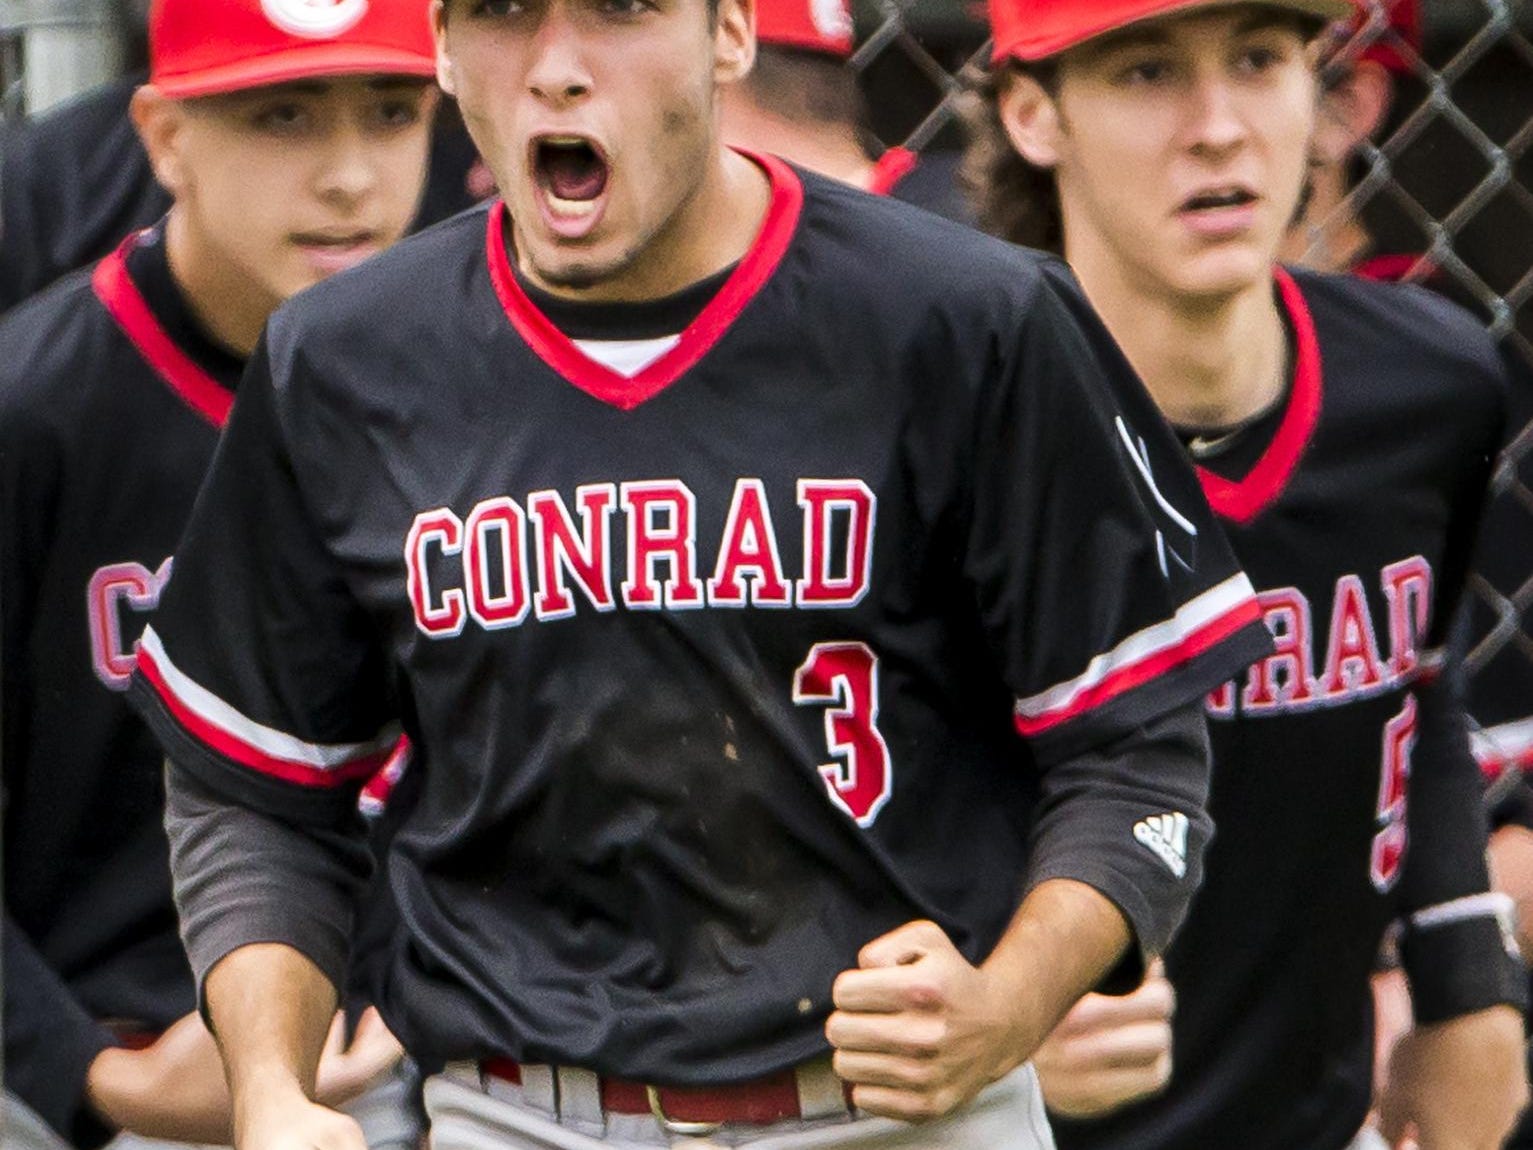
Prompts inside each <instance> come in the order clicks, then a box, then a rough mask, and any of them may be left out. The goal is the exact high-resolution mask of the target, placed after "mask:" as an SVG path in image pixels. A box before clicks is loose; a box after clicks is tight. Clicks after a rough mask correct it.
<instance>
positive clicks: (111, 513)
mask: <svg viewBox="0 0 1533 1150" xmlns="http://www.w3.org/2000/svg"><path fill="white" fill-rule="evenodd" d="M242 366H243V364H242V362H241V361H240V360H239V359H237V358H235V357H234V356H232V355H230V354H229V353H227V352H224V351H221V350H220V349H218V348H216V347H214V346H213V345H212V344H211V343H210V342H209V341H208V340H207V339H206V338H205V337H203V336H201V335H200V334H199V333H198V331H197V329H196V328H195V326H194V324H193V322H192V320H191V313H190V310H189V308H188V306H187V305H186V304H185V302H184V301H183V300H182V299H181V296H180V293H179V291H178V289H177V288H176V286H175V284H174V281H173V280H172V279H171V276H170V270H169V265H168V263H167V261H166V259H165V255H164V250H163V246H162V245H161V243H160V242H159V233H158V231H154V232H150V233H147V234H145V235H143V236H140V237H136V238H135V239H133V240H131V241H129V242H128V243H127V244H125V245H123V247H122V248H121V249H120V250H119V251H118V252H116V253H115V254H114V255H112V256H110V257H108V258H107V259H106V260H105V261H103V262H102V263H101V264H100V265H99V267H97V268H96V269H95V270H94V272H91V273H85V272H82V273H77V274H75V275H74V276H71V277H69V278H68V279H67V280H65V281H63V282H61V283H59V284H57V285H55V287H54V288H53V289H51V290H49V291H47V292H45V293H44V294H43V295H41V296H39V297H37V298H35V299H34V300H32V301H30V302H29V303H28V304H26V305H24V306H22V307H20V308H18V309H16V310H15V311H14V312H12V313H11V314H10V315H8V316H7V317H6V319H5V321H4V322H3V324H0V604H3V608H4V616H3V620H0V634H3V643H4V646H3V651H4V661H3V663H0V677H3V689H4V696H3V709H4V716H5V723H4V740H5V741H4V787H5V803H6V806H5V828H4V849H5V871H4V878H5V908H6V924H5V925H6V930H5V975H6V977H5V1011H6V1013H5V1071H6V1085H7V1088H8V1089H10V1090H12V1091H14V1092H15V1093H17V1094H18V1095H19V1096H20V1097H21V1098H22V1099H23V1100H24V1101H26V1102H27V1103H28V1104H29V1105H31V1106H32V1107H33V1109H35V1110H37V1111H38V1112H39V1113H40V1114H41V1115H42V1116H43V1117H44V1118H45V1119H46V1120H47V1121H48V1122H49V1123H50V1124H52V1125H53V1126H54V1127H55V1128H56V1129H57V1130H58V1131H59V1132H60V1133H61V1134H62V1135H64V1136H65V1137H66V1138H68V1139H71V1140H74V1141H75V1142H76V1143H77V1144H78V1143H84V1142H90V1141H92V1140H98V1139H100V1138H101V1137H104V1135H105V1133H106V1132H105V1130H104V1129H101V1128H98V1127H96V1126H95V1124H94V1122H93V1120H92V1119H91V1118H90V1115H89V1113H88V1111H87V1110H86V1108H85V1106H84V1103H83V1100H82V1097H81V1095H82V1087H83V1081H84V1074H85V1069H86V1067H87V1066H88V1064H89V1062H90V1060H91V1059H92V1058H93V1057H94V1056H95V1054H96V1053H97V1052H98V1051H99V1050H100V1049H101V1048H102V1047H103V1046H105V1045H107V1044H108V1043H110V1042H111V1041H113V1036H112V1035H111V1034H110V1033H109V1032H108V1031H107V1030H106V1029H105V1028H103V1027H102V1026H101V1025H100V1023H102V1022H108V1023H110V1024H112V1026H113V1028H114V1029H117V1030H119V1031H121V1030H130V1031H140V1032H153V1031H157V1030H159V1029H161V1028H163V1027H164V1026H165V1025H167V1024H168V1023H170V1022H171V1021H172V1020H174V1019H176V1018H178V1017H180V1016H182V1015H184V1014H186V1013H187V1012H188V1011H190V1010H191V1009H192V1008H193V1006H194V1004H195V998H194V987H193V982H192V975H191V970H190V967H189V966H188V965H187V961H186V956H185V953H184V952H183V950H182V948H181V944H180V941H179V939H178V938H177V934H176V915H175V908H174V906H173V904H172V900H171V889H170V868H169V861H168V858H167V848H166V840H165V832H164V829H163V826H162V814H163V803H164V794H163V786H162V783H161V775H162V771H161V764H162V762H163V754H162V752H161V751H160V749H159V747H158V746H157V745H156V743H155V740H154V737H153V736H152V735H151V734H150V732H149V730H148V729H147V728H146V727H145V725H144V723H143V722H142V720H141V719H139V717H138V716H137V715H136V714H134V712H133V710H132V708H131V707H130V706H129V705H128V702H127V696H126V693H125V692H126V690H127V686H128V680H129V677H130V674H131V671H132V669H133V644H134V640H135V639H136V638H137V636H138V634H139V632H140V631H141V630H142V628H143V625H144V622H145V620H146V619H147V617H148V612H149V611H150V610H151V609H152V608H153V607H154V605H155V603H156V601H157V599H158V598H159V595H160V592H161V589H162V588H163V587H164V585H165V581H166V579H167V578H168V576H169V574H170V556H171V553H172V551H173V549H174V547H175V544H176V541H177V539H178V538H179V536H180V534H181V530H182V528H183V527H184V526H185V523H186V518H187V516H188V514H189V513H190V511H191V507H192V500H193V497H194V496H195V495H196V492H197V488H198V485H199V483H200V482H201V479H202V476H203V474H204V472H205V470H206V468H207V464H208V461H209V459H210V458H211V457H212V454H213V449H214V446H215V444H216V443H217V440H218V434H219V426H220V424H221V423H222V421H223V420H224V418H225V417H226V416H227V413H228V410H229V407H230V404H231V403H232V401H233V391H232V388H233V387H234V385H235V383H236V381H237V380H238V378H239V373H240V371H241V369H242Z"/></svg>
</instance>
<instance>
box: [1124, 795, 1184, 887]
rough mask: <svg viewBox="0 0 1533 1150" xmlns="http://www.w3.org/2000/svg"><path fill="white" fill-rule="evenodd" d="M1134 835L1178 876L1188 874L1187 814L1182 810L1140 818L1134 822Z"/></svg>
mask: <svg viewBox="0 0 1533 1150" xmlns="http://www.w3.org/2000/svg"><path fill="white" fill-rule="evenodd" d="M1134 837H1135V838H1136V839H1138V840H1139V842H1140V843H1141V844H1143V845H1144V846H1147V847H1149V848H1150V849H1151V850H1152V851H1154V852H1155V853H1156V854H1157V855H1159V856H1160V861H1161V862H1163V863H1165V864H1166V869H1168V870H1169V871H1170V872H1171V873H1172V874H1174V875H1175V876H1176V877H1177V878H1182V877H1183V876H1185V875H1186V874H1187V816H1186V815H1184V814H1182V812H1181V811H1173V812H1172V813H1171V814H1168V815H1151V816H1150V817H1149V818H1147V819H1140V820H1139V821H1138V822H1137V823H1135V824H1134Z"/></svg>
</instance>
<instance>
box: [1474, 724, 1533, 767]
mask: <svg viewBox="0 0 1533 1150" xmlns="http://www.w3.org/2000/svg"><path fill="white" fill-rule="evenodd" d="M1469 747H1470V749H1471V750H1472V751H1473V752H1474V757H1475V761H1476V762H1478V763H1479V764H1480V773H1481V774H1483V775H1484V776H1485V778H1486V780H1487V781H1490V780H1494V779H1498V778H1500V777H1501V776H1502V775H1503V774H1505V773H1506V772H1507V771H1509V770H1517V771H1526V770H1528V769H1529V768H1530V767H1533V719H1520V720H1518V721H1517V722H1515V723H1502V724H1500V725H1499V726H1495V727H1486V728H1484V729H1483V730H1478V731H1474V732H1473V733H1471V734H1470V736H1469Z"/></svg>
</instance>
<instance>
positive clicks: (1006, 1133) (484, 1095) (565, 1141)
mask: <svg viewBox="0 0 1533 1150" xmlns="http://www.w3.org/2000/svg"><path fill="white" fill-rule="evenodd" d="M563 1073H568V1072H563ZM836 1089H837V1090H839V1087H838V1086H837V1087H836ZM540 1093H541V1092H540V1091H538V1090H536V1089H535V1088H532V1084H531V1083H529V1089H528V1090H524V1089H523V1088H522V1087H520V1086H513V1085H511V1084H510V1083H505V1082H497V1081H494V1080H490V1079H486V1078H484V1077H483V1076H481V1075H480V1074H479V1071H478V1069H477V1067H475V1066H474V1065H473V1064H471V1063H462V1064H457V1063H455V1064H453V1065H451V1066H449V1067H448V1068H447V1069H446V1071H444V1072H443V1073H442V1074H439V1075H436V1076H435V1077H432V1078H429V1079H427V1081H426V1113H427V1116H428V1117H429V1119H430V1124H431V1147H432V1150H649V1148H651V1147H674V1148H675V1150H710V1148H716V1147H735V1146H744V1147H749V1150H1054V1136H1053V1135H1052V1134H1051V1133H1050V1132H1049V1124H1048V1119H1047V1118H1046V1117H1045V1115H1044V1110H1043V1097H1042V1095H1041V1094H1040V1093H1039V1090H1038V1077H1037V1075H1036V1074H1035V1073H1034V1072H1033V1068H1032V1066H1031V1065H1027V1066H1024V1067H1022V1068H1021V1069H1020V1070H1017V1071H1016V1072H1014V1073H1013V1074H1011V1075H1009V1076H1008V1077H1006V1078H1003V1079H1002V1080H1001V1081H999V1082H997V1083H995V1084H994V1085H993V1086H991V1087H989V1088H988V1089H987V1090H985V1091H984V1092H983V1093H981V1094H980V1095H979V1097H978V1098H976V1099H975V1100H974V1102H973V1103H971V1104H970V1105H969V1106H967V1107H965V1108H964V1109H963V1110H962V1111H960V1112H959V1113H957V1114H954V1115H951V1116H949V1117H947V1118H944V1119H942V1120H941V1121H937V1122H930V1123H924V1124H922V1125H911V1124H909V1123H905V1122H896V1121H892V1120H890V1119H887V1118H874V1117H870V1116H867V1115H859V1114H855V1113H853V1112H851V1111H849V1110H847V1109H846V1107H845V1105H844V1103H843V1105H842V1106H841V1113H840V1114H839V1115H830V1116H827V1117H823V1118H814V1119H803V1118H799V1119H790V1120H788V1121H784V1122H777V1123H774V1124H772V1125H770V1126H751V1125H745V1124H734V1123H731V1124H726V1125H725V1126H723V1127H721V1128H720V1129H718V1130H717V1131H715V1132H712V1133H707V1134H699V1135H686V1134H678V1133H673V1132H670V1131H667V1130H666V1129H665V1127H664V1126H663V1125H662V1124H661V1123H660V1121H659V1120H658V1119H656V1118H654V1117H652V1116H650V1115H630V1114H607V1115H603V1114H602V1112H601V1110H600V1108H599V1105H596V1106H593V1105H589V1104H588V1103H587V1102H586V1101H583V1100H582V1098H581V1094H582V1092H581V1091H579V1090H575V1091H571V1090H569V1089H565V1090H561V1091H558V1092H548V1094H547V1095H546V1096H543V1097H537V1096H538V1095H539V1094H540ZM584 1093H585V1098H586V1099H587V1100H588V1099H589V1098H591V1097H594V1095H592V1094H591V1093H590V1092H589V1091H587V1092H584ZM529 1094H531V1095H533V1096H534V1097H529ZM554 1097H558V1098H560V1099H565V1098H567V1097H573V1098H574V1103H573V1105H571V1104H568V1103H567V1104H566V1105H565V1106H564V1107H563V1109H562V1110H561V1109H559V1108H557V1107H554V1106H552V1105H551V1102H552V1099H553V1098H554Z"/></svg>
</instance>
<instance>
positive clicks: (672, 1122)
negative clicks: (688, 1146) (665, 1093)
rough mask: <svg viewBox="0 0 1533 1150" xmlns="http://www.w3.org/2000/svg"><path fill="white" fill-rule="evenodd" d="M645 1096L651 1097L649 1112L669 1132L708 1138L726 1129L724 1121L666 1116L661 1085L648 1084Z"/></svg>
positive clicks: (690, 1136)
mask: <svg viewBox="0 0 1533 1150" xmlns="http://www.w3.org/2000/svg"><path fill="white" fill-rule="evenodd" d="M644 1096H645V1097H646V1098H648V1099H649V1112H650V1113H651V1114H653V1115H654V1116H655V1121H656V1122H658V1123H660V1127H661V1129H663V1130H664V1131H665V1132H666V1133H667V1134H680V1135H681V1136H682V1137H685V1138H706V1137H708V1135H710V1134H717V1133H718V1132H719V1131H720V1130H722V1129H724V1123H722V1122H680V1121H677V1120H676V1119H674V1118H668V1117H666V1113H665V1107H664V1106H663V1105H661V1103H660V1089H659V1087H656V1086H648V1085H646V1086H645V1087H644Z"/></svg>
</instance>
